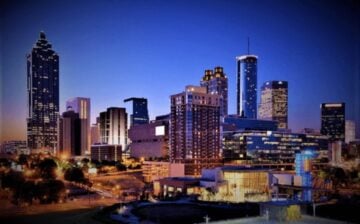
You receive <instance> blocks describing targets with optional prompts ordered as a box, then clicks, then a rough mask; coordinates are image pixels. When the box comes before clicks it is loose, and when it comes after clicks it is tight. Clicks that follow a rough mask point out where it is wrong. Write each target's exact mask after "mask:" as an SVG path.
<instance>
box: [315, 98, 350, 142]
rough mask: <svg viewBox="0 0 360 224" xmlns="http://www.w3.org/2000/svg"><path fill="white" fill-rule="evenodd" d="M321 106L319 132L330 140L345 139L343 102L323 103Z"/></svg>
mask: <svg viewBox="0 0 360 224" xmlns="http://www.w3.org/2000/svg"><path fill="white" fill-rule="evenodd" d="M320 108H321V130H320V132H321V134H323V135H326V136H329V140H330V141H336V140H340V141H344V140H345V103H323V104H321V106H320Z"/></svg>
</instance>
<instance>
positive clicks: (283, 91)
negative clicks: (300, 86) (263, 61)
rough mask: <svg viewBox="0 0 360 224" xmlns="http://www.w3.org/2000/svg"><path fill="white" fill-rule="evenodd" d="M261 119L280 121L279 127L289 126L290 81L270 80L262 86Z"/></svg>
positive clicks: (285, 127)
mask: <svg viewBox="0 0 360 224" xmlns="http://www.w3.org/2000/svg"><path fill="white" fill-rule="evenodd" d="M259 119H264V120H273V121H277V122H278V128H280V129H287V128H288V82H286V81H268V82H265V83H264V84H263V85H262V86H261V96H260V105H259Z"/></svg>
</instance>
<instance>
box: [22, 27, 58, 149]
mask: <svg viewBox="0 0 360 224" xmlns="http://www.w3.org/2000/svg"><path fill="white" fill-rule="evenodd" d="M27 95H28V97H27V105H28V111H27V144H28V147H29V148H30V149H31V150H49V151H55V150H56V148H57V143H58V118H59V56H58V54H57V53H56V52H55V51H54V50H53V49H52V46H51V44H50V43H49V42H48V40H47V39H46V36H45V33H44V32H40V38H39V40H38V41H37V42H36V43H35V45H34V47H33V49H32V51H31V52H30V53H29V54H28V55H27Z"/></svg>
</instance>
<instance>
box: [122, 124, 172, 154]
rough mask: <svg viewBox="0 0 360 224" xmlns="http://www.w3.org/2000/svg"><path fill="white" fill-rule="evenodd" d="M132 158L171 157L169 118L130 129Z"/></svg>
mask: <svg viewBox="0 0 360 224" xmlns="http://www.w3.org/2000/svg"><path fill="white" fill-rule="evenodd" d="M129 139H130V140H131V143H130V144H129V147H130V156H131V157H134V158H144V159H149V158H160V157H162V158H164V157H167V156H168V155H169V117H168V118H165V119H157V120H154V121H151V122H150V123H149V124H138V125H134V126H131V127H130V129H129Z"/></svg>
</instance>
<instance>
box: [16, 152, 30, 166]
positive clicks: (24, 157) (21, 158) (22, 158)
mask: <svg viewBox="0 0 360 224" xmlns="http://www.w3.org/2000/svg"><path fill="white" fill-rule="evenodd" d="M27 162H28V156H27V155H25V154H20V155H19V158H18V163H19V164H20V165H27Z"/></svg>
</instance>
